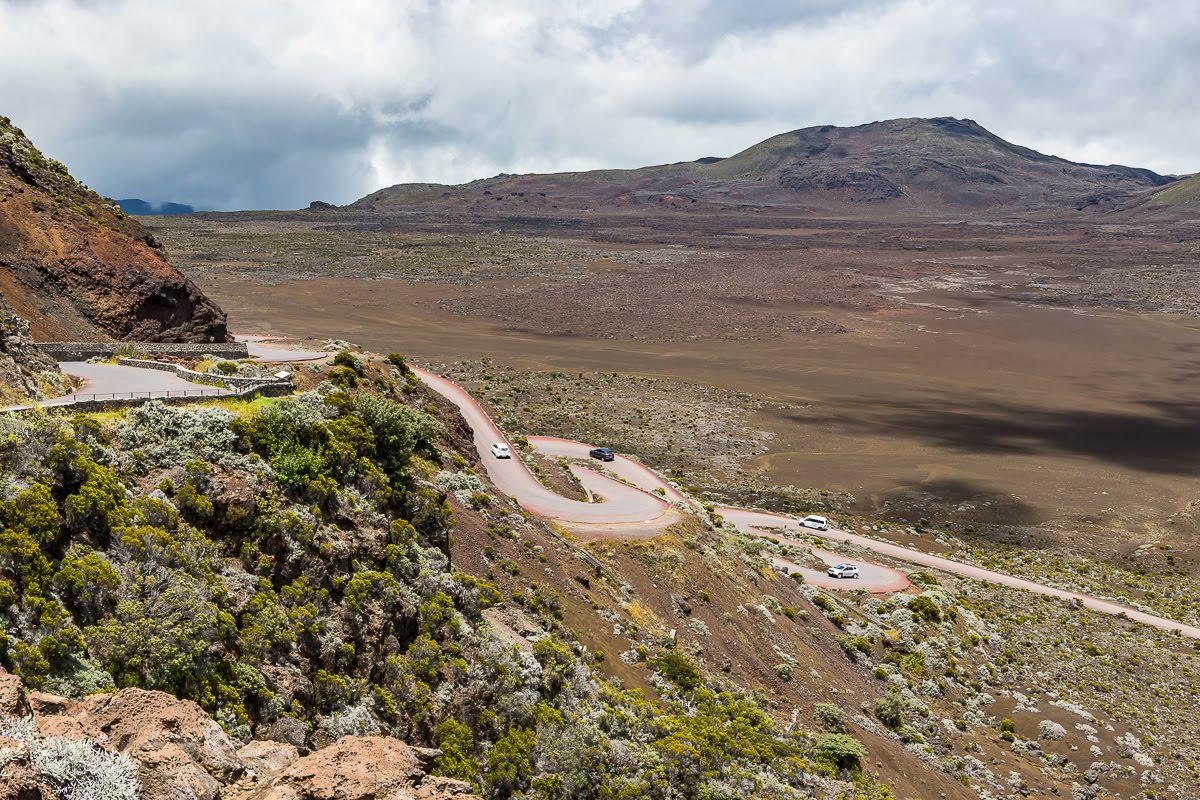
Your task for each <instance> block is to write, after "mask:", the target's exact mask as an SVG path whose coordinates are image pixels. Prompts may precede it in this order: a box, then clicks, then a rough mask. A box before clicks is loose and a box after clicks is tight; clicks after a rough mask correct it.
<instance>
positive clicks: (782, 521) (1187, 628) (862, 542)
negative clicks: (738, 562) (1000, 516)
mask: <svg viewBox="0 0 1200 800" xmlns="http://www.w3.org/2000/svg"><path fill="white" fill-rule="evenodd" d="M716 511H717V513H718V514H720V515H721V516H723V517H725V519H727V520H729V521H730V522H732V523H733V524H734V525H736V526H737V527H738V528H739V529H740V530H746V531H753V532H755V533H761V534H766V535H768V536H773V537H774V538H777V539H779V540H780V541H783V542H789V541H791V540H789V539H788V538H787V537H786V536H783V535H781V534H778V533H774V532H772V531H769V530H764V528H782V529H786V530H795V531H800V532H803V533H804V534H806V535H815V536H820V537H821V538H822V539H828V540H832V541H836V542H848V543H850V544H854V545H857V546H859V547H862V548H864V549H866V550H871V551H873V552H876V553H880V554H882V555H886V556H891V557H892V558H895V559H899V560H901V561H907V562H908V563H910V564H916V565H918V566H922V567H931V568H933V569H939V570H942V571H944V572H950V573H953V574H955V575H961V576H962V577H964V578H973V579H974V580H978V581H986V582H987V583H994V584H997V585H999V586H1011V587H1013V588H1014V589H1024V590H1026V591H1029V592H1035V593H1037V594H1041V595H1046V596H1047V597H1059V598H1062V599H1064V600H1070V601H1073V602H1078V603H1080V604H1081V605H1083V606H1084V607H1085V608H1090V609H1092V610H1093V611H1100V612H1102V613H1104V614H1112V615H1114V616H1121V615H1124V616H1127V617H1129V618H1130V619H1133V620H1137V621H1138V622H1142V623H1145V624H1146V625H1152V626H1154V627H1155V628H1159V629H1161V630H1164V631H1178V632H1179V633H1181V634H1182V635H1184V636H1187V637H1189V638H1191V639H1200V628H1198V627H1196V626H1194V625H1185V624H1183V623H1182V622H1176V621H1175V620H1170V619H1166V618H1164V617H1159V616H1155V615H1154V614H1147V613H1146V612H1144V611H1138V610H1136V609H1133V608H1130V607H1128V606H1123V605H1121V604H1120V603H1114V602H1113V601H1111V600H1102V599H1100V598H1098V597H1092V596H1091V595H1086V594H1080V593H1079V592H1071V591H1067V590H1065V589H1056V588H1055V587H1053V586H1045V585H1043V584H1040V583H1036V582H1034V581H1029V580H1025V579H1024V578H1014V577H1013V576H1012V575H1005V574H1004V573H1001V572H995V571H994V570H990V569H984V568H983V567H976V566H974V565H972V564H963V563H962V562H960V561H951V560H950V559H948V558H943V557H941V556H935V555H933V554H932V553H922V552H921V551H920V550H913V549H910V548H908V547H902V546H900V545H898V544H892V543H891V542H883V541H880V540H878V539H868V538H867V537H865V536H859V535H858V534H854V533H850V532H849V531H843V530H839V529H837V528H830V529H829V530H827V531H814V530H810V529H808V528H805V527H803V526H801V525H800V522H799V520H796V519H792V518H791V517H783V516H779V515H777V514H768V513H765V512H762V511H749V510H747V509H744V508H729V507H722V508H718V509H717V510H716ZM839 558H841V557H840V556H839ZM847 560H849V559H847ZM855 563H859V562H855Z"/></svg>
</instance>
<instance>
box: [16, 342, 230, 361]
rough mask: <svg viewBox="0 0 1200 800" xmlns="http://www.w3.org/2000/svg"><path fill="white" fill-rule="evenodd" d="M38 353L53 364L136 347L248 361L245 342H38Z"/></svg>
mask: <svg viewBox="0 0 1200 800" xmlns="http://www.w3.org/2000/svg"><path fill="white" fill-rule="evenodd" d="M37 346H38V349H39V350H41V351H42V352H43V353H45V354H47V355H48V356H50V357H51V358H53V359H54V360H55V361H87V360H88V359H89V358H112V357H113V356H114V355H116V353H117V350H118V348H122V347H135V348H137V349H138V350H141V351H142V352H144V353H146V354H148V355H163V356H196V357H200V356H206V355H207V356H215V357H216V358H228V359H231V360H236V359H239V358H249V357H250V353H249V351H248V350H247V349H246V343H245V342H208V343H200V344H195V343H190V342H189V343H185V344H180V343H177V342H38V345H37Z"/></svg>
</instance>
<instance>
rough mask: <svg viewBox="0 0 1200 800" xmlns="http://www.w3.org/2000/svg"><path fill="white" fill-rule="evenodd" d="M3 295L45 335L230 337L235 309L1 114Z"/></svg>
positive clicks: (0, 265) (55, 337) (65, 337)
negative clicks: (220, 303)
mask: <svg viewBox="0 0 1200 800" xmlns="http://www.w3.org/2000/svg"><path fill="white" fill-rule="evenodd" d="M0 294H2V295H3V296H4V298H5V300H7V301H8V303H9V305H10V306H11V307H12V309H13V311H14V312H15V313H16V314H17V315H18V316H20V317H21V318H23V319H25V320H27V321H28V322H29V325H30V330H31V333H32V336H33V338H34V339H35V340H39V341H46V340H85V341H92V340H103V339H129V340H138V339H140V340H153V341H186V342H213V341H225V340H226V339H227V338H228V334H227V332H226V329H225V313H224V312H223V311H222V310H221V309H220V308H218V307H217V306H216V304H214V303H213V302H212V301H211V300H209V299H208V298H207V297H205V296H204V294H203V292H201V291H200V289H199V288H198V287H197V286H196V285H195V284H193V283H192V282H191V281H190V280H188V279H187V278H185V277H184V276H183V275H182V274H181V273H180V272H179V271H178V270H177V269H175V267H173V266H171V265H170V264H169V263H168V262H167V260H166V257H165V255H164V253H163V249H162V245H160V244H159V243H158V242H157V241H156V240H155V239H154V237H153V236H151V235H150V233H149V232H148V231H147V230H146V229H145V228H143V227H142V226H141V224H140V223H138V222H137V221H136V220H134V219H132V218H131V217H129V216H127V215H126V214H125V212H123V211H122V210H121V209H120V208H118V207H117V205H116V203H114V202H113V201H112V200H109V199H107V198H104V197H101V196H100V195H98V194H97V193H96V192H94V191H92V190H91V189H89V188H87V187H86V186H84V185H82V184H81V183H79V182H78V181H76V180H75V179H74V178H72V177H71V173H70V172H69V171H68V170H67V168H66V166H64V165H63V164H61V163H60V162H58V161H55V160H54V159H52V158H48V157H47V156H45V155H43V154H42V153H41V152H40V151H39V150H38V149H37V148H36V147H35V146H34V144H33V142H31V141H30V140H29V138H28V137H26V136H25V134H24V132H22V131H21V129H20V128H17V127H15V126H13V124H12V123H11V122H10V121H9V120H8V118H6V117H0Z"/></svg>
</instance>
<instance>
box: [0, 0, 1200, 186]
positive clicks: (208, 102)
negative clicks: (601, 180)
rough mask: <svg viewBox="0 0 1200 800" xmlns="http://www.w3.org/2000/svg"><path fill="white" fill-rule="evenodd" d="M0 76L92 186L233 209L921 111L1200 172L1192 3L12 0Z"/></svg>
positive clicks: (1035, 143)
mask: <svg viewBox="0 0 1200 800" xmlns="http://www.w3.org/2000/svg"><path fill="white" fill-rule="evenodd" d="M0 75H3V76H4V77H3V79H2V80H0V114H2V115H6V116H9V117H11V118H12V119H13V121H14V123H16V124H17V125H18V126H20V127H22V128H24V129H25V131H26V133H28V134H29V135H30V136H31V138H33V140H34V142H35V143H36V144H38V145H39V147H41V148H42V149H43V150H44V151H45V152H47V153H48V154H49V155H52V156H54V157H56V158H58V159H59V160H61V161H64V162H66V163H67V165H68V166H69V167H71V169H72V171H73V172H74V173H75V175H76V176H78V177H79V178H80V179H81V180H83V181H84V182H85V183H87V184H88V185H90V186H91V187H92V188H94V189H96V190H98V191H100V192H101V193H103V194H107V195H110V196H113V197H142V198H145V199H148V200H153V201H162V200H175V201H179V202H186V203H192V204H194V205H198V206H201V207H204V208H215V209H235V208H296V207H300V206H304V205H307V204H308V202H309V201H311V200H325V201H328V202H334V203H339V204H340V203H345V202H349V201H351V200H354V199H355V198H357V197H360V196H362V195H363V194H366V193H368V192H371V191H373V190H375V189H378V188H381V187H383V186H388V185H391V184H394V183H399V182H405V181H436V182H445V183H456V182H462V181H467V180H471V179H474V178H479V177H488V176H491V175H495V174H496V173H499V172H547V171H557V170H575V169H589V168H594V167H614V166H622V167H632V166H641V165H644V164H652V163H662V162H668V161H681V160H685V159H692V158H697V157H700V156H706V155H730V154H732V153H734V152H737V151H738V150H741V149H743V148H745V147H748V146H749V145H751V144H754V143H755V142H757V141H760V140H762V139H764V138H766V137H768V136H771V135H774V134H776V133H781V132H783V131H787V130H792V129H795V128H801V127H806V126H809V125H822V124H829V123H832V124H838V125H856V124H860V123H864V122H870V121H873V120H879V119H888V118H892V117H910V116H955V117H970V118H972V119H975V120H976V121H978V122H979V123H980V124H982V125H983V126H984V127H986V128H989V129H990V130H992V131H993V132H995V133H997V134H999V135H1001V136H1003V137H1005V138H1007V139H1009V140H1011V141H1015V142H1017V143H1019V144H1024V145H1027V146H1031V147H1034V148H1036V149H1039V150H1042V151H1044V152H1049V153H1053V154H1056V155H1061V156H1065V157H1067V158H1071V159H1074V160H1078V161H1088V162H1099V163H1125V164H1130V165H1135V166H1144V167H1149V168H1151V169H1154V170H1157V171H1160V172H1167V173H1186V172H1194V171H1196V170H1200V148H1198V147H1197V146H1196V142H1197V131H1198V130H1200V102H1198V100H1200V88H1198V87H1200V84H1198V83H1197V76H1200V3H1197V2H1195V1H1194V0H1154V2H1149V3H1147V2H1144V1H1143V0H1138V1H1137V2H1132V1H1126V0H1102V2H1086V1H1085V0H1034V1H1032V2H1030V1H1027V0H1005V1H1004V2H995V0H977V1H973V0H845V1H844V2H836V1H835V0H791V1H790V2H789V1H787V0H611V2H586V1H585V0H425V1H424V2H418V1H417V0H337V2H332V1H330V2H322V1H320V0H290V1H289V2H278V1H276V0H253V1H252V2H247V1H246V0H190V1H189V2H186V3H185V2H170V1H169V0H168V1H167V2H164V0H74V1H72V0H0Z"/></svg>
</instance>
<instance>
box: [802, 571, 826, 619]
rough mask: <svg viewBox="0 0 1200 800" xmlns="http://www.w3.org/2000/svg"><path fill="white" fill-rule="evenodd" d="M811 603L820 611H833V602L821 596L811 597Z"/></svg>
mask: <svg viewBox="0 0 1200 800" xmlns="http://www.w3.org/2000/svg"><path fill="white" fill-rule="evenodd" d="M797 574H798V573H797ZM812 603H813V605H814V606H816V607H817V608H819V609H821V610H822V611H833V609H834V605H833V601H832V600H830V599H829V598H828V597H826V596H825V595H823V594H815V595H813V599H812Z"/></svg>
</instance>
